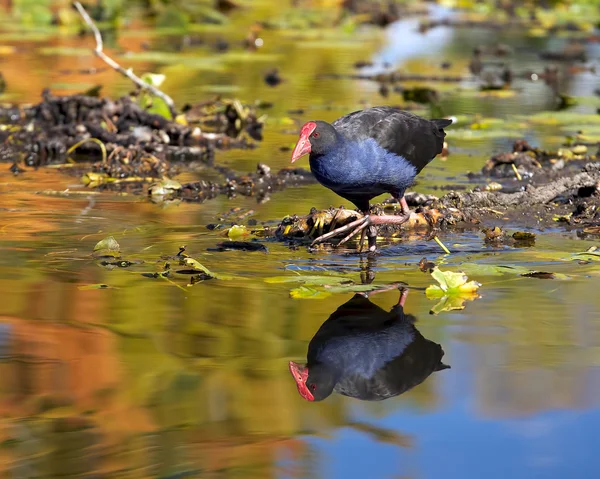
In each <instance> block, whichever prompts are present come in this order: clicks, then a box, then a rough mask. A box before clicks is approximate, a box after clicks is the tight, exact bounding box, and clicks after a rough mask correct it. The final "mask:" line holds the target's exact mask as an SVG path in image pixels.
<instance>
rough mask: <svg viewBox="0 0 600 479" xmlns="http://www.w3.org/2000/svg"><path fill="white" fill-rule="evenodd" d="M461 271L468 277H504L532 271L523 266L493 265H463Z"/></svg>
mask: <svg viewBox="0 0 600 479" xmlns="http://www.w3.org/2000/svg"><path fill="white" fill-rule="evenodd" d="M460 269H461V271H462V272H463V273H465V274H466V275H469V276H472V275H476V276H502V275H505V274H515V275H519V274H524V273H529V272H530V271H531V270H530V269H528V268H525V267H523V266H508V265H493V264H479V263H462V264H461V265H460Z"/></svg>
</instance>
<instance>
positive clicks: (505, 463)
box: [307, 370, 600, 479]
mask: <svg viewBox="0 0 600 479" xmlns="http://www.w3.org/2000/svg"><path fill="white" fill-rule="evenodd" d="M451 371H452V372H451ZM446 374H448V375H452V374H454V375H456V374H461V373H460V372H457V371H456V370H450V371H446ZM441 381H442V382H445V381H452V378H449V379H442V380H441ZM458 395H459V392H458V391H457V394H456V396H458ZM471 401H472V396H470V395H469V394H468V391H465V396H464V397H462V398H460V397H456V398H455V399H454V400H452V402H451V403H450V404H449V405H448V406H445V407H444V408H443V409H442V410H440V411H437V412H429V413H427V414H411V413H410V412H409V411H398V412H395V413H391V414H389V415H387V416H386V417H385V418H382V419H381V420H378V421H372V422H373V423H374V424H377V425H381V426H383V427H386V428H389V429H392V430H394V431H397V432H399V433H402V434H408V435H410V436H412V438H413V441H414V443H413V446H412V448H400V447H398V446H393V445H389V444H383V445H382V444H379V443H377V442H374V441H372V440H370V439H369V438H368V437H367V436H365V435H364V434H362V433H360V432H357V431H353V430H351V429H347V428H346V429H341V430H339V431H337V433H336V434H335V435H333V437H332V438H331V439H313V438H310V439H308V438H307V441H309V443H311V444H312V445H313V446H314V447H315V448H317V449H318V450H319V452H320V454H321V455H322V457H323V464H320V470H319V472H320V477H327V478H335V479H342V478H357V479H358V478H364V477H373V478H383V477H427V478H438V477H446V478H480V477H485V478H489V479H504V478H506V477H511V478H515V479H529V478H543V479H561V478H567V477H569V478H592V477H598V476H599V475H600V460H599V459H598V458H597V457H596V456H597V442H596V437H597V430H598V428H599V427H600V409H599V408H595V409H591V410H583V411H576V410H557V411H548V412H541V413H537V414H533V415H531V416H528V417H523V418H519V419H494V418H487V419H486V418H482V417H478V416H477V414H476V411H474V410H473V407H472V404H471Z"/></svg>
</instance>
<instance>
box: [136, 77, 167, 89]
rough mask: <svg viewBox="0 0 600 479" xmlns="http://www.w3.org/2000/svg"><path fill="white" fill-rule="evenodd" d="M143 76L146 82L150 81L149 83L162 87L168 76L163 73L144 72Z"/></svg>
mask: <svg viewBox="0 0 600 479" xmlns="http://www.w3.org/2000/svg"><path fill="white" fill-rule="evenodd" d="M141 78H142V80H143V81H144V82H145V83H148V85H152V86H154V87H156V88H160V86H161V85H162V84H163V83H164V81H165V80H166V78H167V76H166V75H163V74H162V73H144V74H143V75H142V76H141Z"/></svg>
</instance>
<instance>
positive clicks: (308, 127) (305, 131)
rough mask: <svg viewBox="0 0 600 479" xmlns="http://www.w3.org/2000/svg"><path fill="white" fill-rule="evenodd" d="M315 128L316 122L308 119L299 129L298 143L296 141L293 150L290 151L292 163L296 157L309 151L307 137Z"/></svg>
mask: <svg viewBox="0 0 600 479" xmlns="http://www.w3.org/2000/svg"><path fill="white" fill-rule="evenodd" d="M316 128H317V124H316V123H315V122H313V121H309V122H308V123H306V124H305V125H304V126H303V127H302V129H301V130H300V138H299V139H298V143H296V146H295V147H294V151H293V152H292V163H293V162H294V161H296V160H297V159H298V158H300V157H302V156H304V155H307V154H308V153H310V140H309V139H308V137H309V136H310V135H311V134H312V132H313V131H315V129H316Z"/></svg>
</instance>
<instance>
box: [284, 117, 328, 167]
mask: <svg viewBox="0 0 600 479" xmlns="http://www.w3.org/2000/svg"><path fill="white" fill-rule="evenodd" d="M337 140H338V133H337V131H335V128H334V127H333V126H332V125H331V124H329V123H327V122H326V121H309V122H308V123H305V124H304V126H302V129H301V130H300V138H298V143H296V146H295V148H294V151H293V152H292V163H293V162H294V161H296V160H297V159H298V158H300V157H302V156H304V155H307V154H309V153H313V154H316V155H320V154H324V153H325V152H327V150H328V149H330V148H331V147H332V146H333V145H335V143H336V142H337Z"/></svg>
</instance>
